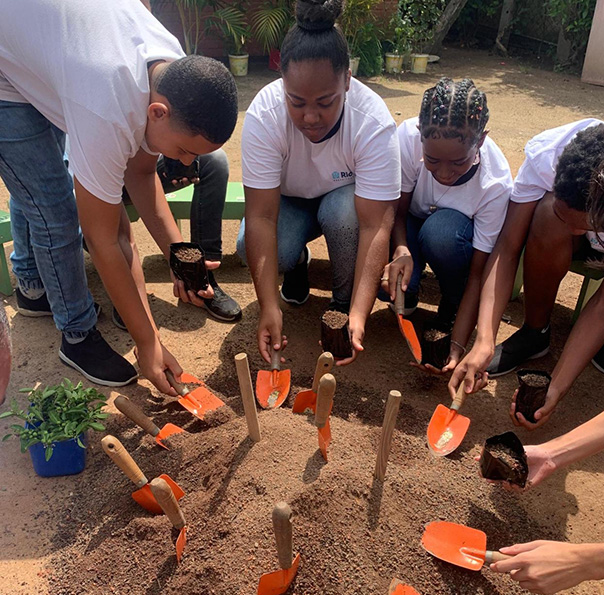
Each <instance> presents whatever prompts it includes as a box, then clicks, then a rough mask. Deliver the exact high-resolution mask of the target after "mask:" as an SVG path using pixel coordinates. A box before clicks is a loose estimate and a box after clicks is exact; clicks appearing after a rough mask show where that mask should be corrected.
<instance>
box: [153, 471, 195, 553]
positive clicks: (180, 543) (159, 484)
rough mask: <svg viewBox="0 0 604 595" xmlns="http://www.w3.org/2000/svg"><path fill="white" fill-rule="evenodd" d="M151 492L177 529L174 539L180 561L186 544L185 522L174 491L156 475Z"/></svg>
mask: <svg viewBox="0 0 604 595" xmlns="http://www.w3.org/2000/svg"><path fill="white" fill-rule="evenodd" d="M151 492H152V494H153V496H154V497H155V499H156V500H157V502H158V503H159V505H160V506H161V508H162V510H163V511H164V512H165V513H166V516H167V517H168V518H169V519H170V522H171V523H172V526H173V527H174V528H175V529H176V530H177V531H179V533H178V538H177V540H176V560H177V561H178V562H180V559H181V557H182V552H183V550H184V549H185V545H187V522H186V520H185V516H184V515H183V513H182V510H181V509H180V506H179V505H178V502H177V501H176V498H175V497H174V492H173V491H172V490H171V489H170V486H169V485H168V483H167V482H166V481H164V480H163V479H162V478H161V477H156V478H155V479H154V480H153V481H152V482H151Z"/></svg>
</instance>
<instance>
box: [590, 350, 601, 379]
mask: <svg viewBox="0 0 604 595" xmlns="http://www.w3.org/2000/svg"><path fill="white" fill-rule="evenodd" d="M591 363H592V365H593V367H594V368H595V369H596V370H598V372H602V374H604V346H603V347H601V348H600V351H598V353H596V355H594V357H593V359H592V360H591Z"/></svg>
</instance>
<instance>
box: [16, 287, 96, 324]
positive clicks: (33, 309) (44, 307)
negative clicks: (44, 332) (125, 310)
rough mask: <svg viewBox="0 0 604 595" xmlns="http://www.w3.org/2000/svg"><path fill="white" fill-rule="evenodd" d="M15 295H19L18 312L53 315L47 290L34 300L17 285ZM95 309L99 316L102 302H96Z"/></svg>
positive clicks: (32, 314) (31, 314)
mask: <svg viewBox="0 0 604 595" xmlns="http://www.w3.org/2000/svg"><path fill="white" fill-rule="evenodd" d="M15 295H16V296H17V312H19V314H21V315H22V316H29V317H30V318H37V317H39V316H52V310H51V309H50V304H49V303H48V298H47V297H46V292H44V295H42V296H40V297H39V298H38V299H36V300H32V299H30V298H28V297H27V296H26V295H23V293H22V292H21V290H20V289H19V288H18V287H17V289H15ZM94 311H95V312H96V315H97V317H98V316H99V314H100V313H101V304H97V303H96V302H94Z"/></svg>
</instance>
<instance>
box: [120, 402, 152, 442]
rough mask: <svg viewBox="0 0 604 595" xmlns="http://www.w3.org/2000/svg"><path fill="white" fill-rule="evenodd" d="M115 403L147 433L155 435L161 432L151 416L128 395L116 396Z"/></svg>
mask: <svg viewBox="0 0 604 595" xmlns="http://www.w3.org/2000/svg"><path fill="white" fill-rule="evenodd" d="M114 404H115V406H116V407H117V408H118V409H119V410H120V411H121V412H122V413H123V414H124V415H125V416H126V417H127V418H129V419H131V420H132V421H133V422H134V423H135V424H136V425H137V426H140V427H141V428H142V429H143V430H145V432H147V434H151V436H153V437H155V436H157V435H158V434H159V428H158V427H157V426H156V425H155V424H154V423H153V421H152V420H151V418H149V417H147V416H146V415H145V414H144V413H143V410H142V409H141V408H140V407H139V406H138V405H137V404H136V403H133V402H132V401H131V400H130V399H129V398H128V397H123V396H122V395H119V396H118V397H116V398H115V401H114Z"/></svg>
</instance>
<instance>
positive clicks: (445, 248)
mask: <svg viewBox="0 0 604 595" xmlns="http://www.w3.org/2000/svg"><path fill="white" fill-rule="evenodd" d="M488 120H489V110H488V107H487V99H486V95H485V94H484V93H482V92H481V91H479V90H478V89H477V88H476V86H475V85H474V83H473V82H472V81H471V80H470V79H464V80H462V81H459V82H454V81H453V80H451V79H449V78H443V79H441V80H440V81H439V82H438V84H437V85H436V86H434V87H431V88H430V89H428V90H427V91H426V92H425V93H424V97H423V101H422V106H421V110H420V114H419V118H411V119H409V120H406V121H404V122H403V123H402V124H401V125H400V126H399V129H398V132H399V142H400V147H401V165H402V187H401V190H402V191H401V200H400V203H399V208H398V212H397V216H396V222H395V225H394V230H393V234H392V245H393V248H394V253H393V258H392V262H391V263H390V264H389V265H388V266H387V267H386V269H385V271H384V275H383V277H384V278H383V279H382V289H384V291H387V292H388V294H389V296H390V299H394V297H395V295H396V284H397V282H400V283H401V287H402V290H403V291H404V292H405V314H406V315H409V314H411V313H412V312H413V311H414V310H415V308H416V307H417V304H418V298H419V295H418V294H419V289H420V279H421V275H422V272H423V270H424V268H425V266H426V263H427V264H429V265H430V268H431V269H432V270H433V271H434V273H435V275H436V277H437V279H438V281H439V284H440V289H441V294H442V298H441V301H440V305H439V308H438V315H437V317H436V320H435V321H434V322H433V323H432V325H433V326H434V327H435V328H438V329H439V330H442V331H445V332H450V331H451V329H452V330H453V332H452V341H451V351H450V355H449V360H448V362H447V364H446V365H445V366H444V367H443V369H442V370H437V369H436V368H434V367H432V366H429V365H426V366H425V367H424V366H421V367H422V369H424V370H427V371H430V372H434V373H444V372H448V371H450V370H452V369H453V368H455V366H456V365H457V362H459V360H460V359H461V357H462V356H463V354H464V352H465V347H464V346H465V345H466V343H467V341H468V339H469V337H470V335H471V333H472V331H473V329H474V325H475V323H476V317H477V313H478V298H479V295H480V278H481V275H482V271H483V269H484V266H485V263H486V261H487V258H488V256H489V253H490V252H491V250H492V249H493V246H494V245H495V242H496V240H497V236H498V235H499V231H500V229H501V226H502V224H503V220H504V218H505V212H506V208H507V203H508V198H509V195H510V191H511V188H512V175H511V173H510V167H509V165H508V162H507V160H506V158H505V157H504V155H503V153H502V152H501V150H500V149H499V147H498V146H497V145H496V144H495V142H494V141H493V140H491V139H490V138H489V137H488V136H487V135H488V130H487V129H486V125H487V122H488ZM399 277H401V280H400V281H399ZM458 310H459V314H458V315H457V312H458ZM456 315H457V320H456ZM454 323H455V325H454V326H453V324H454Z"/></svg>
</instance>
